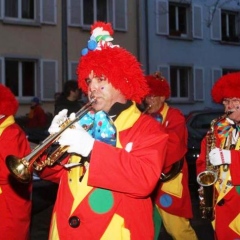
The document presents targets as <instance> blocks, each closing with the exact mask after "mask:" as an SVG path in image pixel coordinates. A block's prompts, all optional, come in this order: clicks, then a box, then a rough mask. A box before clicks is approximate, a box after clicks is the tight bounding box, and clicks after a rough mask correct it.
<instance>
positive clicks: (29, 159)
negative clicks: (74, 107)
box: [6, 98, 96, 183]
mask: <svg viewBox="0 0 240 240" xmlns="http://www.w3.org/2000/svg"><path fill="white" fill-rule="evenodd" d="M95 101H96V99H95V98H91V100H90V101H89V102H88V103H87V104H85V105H84V106H83V107H82V108H81V109H80V110H79V111H78V112H77V113H76V118H75V119H74V120H70V119H69V118H67V120H66V121H65V122H64V123H63V124H61V129H60V131H59V132H57V133H54V134H51V135H49V136H48V137H47V138H46V139H45V140H44V141H43V142H41V143H40V144H39V145H38V146H36V147H35V148H34V149H33V150H32V151H31V153H30V154H28V155H27V156H25V157H23V158H19V157H17V156H14V155H8V156H7V157H6V165H7V168H8V170H9V171H10V173H11V174H12V175H13V176H14V177H15V178H16V179H17V180H18V181H20V182H22V183H29V182H30V181H31V180H32V175H33V171H34V170H36V171H41V170H42V169H43V168H44V167H46V166H52V165H53V164H54V163H55V162H56V161H57V160H58V159H59V158H60V157H61V156H62V155H63V154H64V153H65V152H66V150H67V149H68V146H59V147H58V148H57V149H56V150H55V151H54V152H53V153H51V154H50V155H49V156H47V158H46V159H45V160H42V161H37V160H38V159H39V157H40V156H41V155H42V154H43V153H44V152H45V151H46V149H48V148H49V147H50V146H51V145H52V144H54V143H55V142H57V140H58V138H59V137H60V135H61V134H62V133H63V132H64V131H65V130H66V129H67V128H70V127H72V125H73V124H74V123H75V122H77V121H78V120H79V119H81V118H82V117H83V116H84V115H85V114H86V113H87V112H88V111H89V110H91V108H92V104H93V103H94V102H95Z"/></svg>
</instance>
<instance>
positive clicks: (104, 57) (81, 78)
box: [77, 22, 149, 103]
mask: <svg viewBox="0 0 240 240" xmlns="http://www.w3.org/2000/svg"><path fill="white" fill-rule="evenodd" d="M99 24H101V23H100V22H97V24H95V25H93V27H92V28H91V29H92V30H91V31H93V30H94V28H95V27H99ZM101 26H103V27H104V24H102V25H101ZM109 26H111V25H110V24H107V29H104V30H106V31H108V32H109V33H113V30H112V28H111V29H109ZM100 45H101V43H100ZM103 45H104V44H103ZM92 70H93V71H94V73H95V75H96V76H102V75H103V76H105V77H106V78H107V79H108V81H109V82H110V83H111V84H112V85H113V87H114V88H116V89H118V90H120V91H121V93H122V94H123V95H124V96H125V97H126V99H128V100H133V101H135V102H137V103H140V102H141V101H142V99H143V98H144V97H145V96H146V95H147V94H148V91H149V88H148V86H147V83H146V80H145V78H144V74H143V71H142V69H141V65H140V63H139V62H138V61H137V59H136V58H135V57H134V56H133V55H132V54H131V53H130V52H128V51H127V50H125V49H124V48H121V47H119V46H116V45H112V46H111V45H104V46H103V47H102V48H101V49H100V50H94V51H89V52H88V53H87V54H86V55H84V56H82V57H81V58H80V60H79V64H78V67H77V75H78V84H79V87H80V88H81V89H82V90H83V91H84V92H87V90H88V86H87V84H86V81H85V80H86V78H88V76H89V74H90V72H91V71H92Z"/></svg>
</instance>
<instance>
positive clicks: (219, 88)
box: [212, 72, 240, 103]
mask: <svg viewBox="0 0 240 240" xmlns="http://www.w3.org/2000/svg"><path fill="white" fill-rule="evenodd" d="M224 98H240V72H235V73H229V74H226V75H224V76H222V77H221V78H219V79H218V80H217V81H216V82H215V84H214V85H213V88H212V99H213V101H214V102H216V103H222V101H223V99H224Z"/></svg>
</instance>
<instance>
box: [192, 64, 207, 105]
mask: <svg viewBox="0 0 240 240" xmlns="http://www.w3.org/2000/svg"><path fill="white" fill-rule="evenodd" d="M193 81H194V100H195V101H203V100H204V97H205V96H204V70H203V68H198V67H196V68H194V77H193Z"/></svg>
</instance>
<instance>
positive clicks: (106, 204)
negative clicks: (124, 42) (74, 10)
mask: <svg viewBox="0 0 240 240" xmlns="http://www.w3.org/2000/svg"><path fill="white" fill-rule="evenodd" d="M95 29H97V30H96V31H95ZM91 33H92V36H91V40H94V41H95V44H93V45H91V46H90V45H89V44H88V48H87V50H86V49H85V50H84V51H82V57H81V58H80V61H79V65H78V68H77V74H78V83H79V86H80V87H81V89H83V91H84V92H86V93H87V94H88V97H89V99H90V100H91V101H93V103H92V108H93V110H92V111H90V112H88V113H87V114H86V115H85V116H84V117H82V118H81V119H80V121H79V122H78V123H77V124H75V125H74V126H75V128H71V129H70V128H69V129H66V130H65V131H64V132H63V134H62V135H61V136H60V139H59V144H60V145H61V146H69V148H68V153H70V155H69V156H68V157H67V158H65V159H64V160H63V161H62V162H61V164H60V165H57V166H55V167H53V168H45V169H44V170H43V172H41V176H42V177H44V178H46V179H49V180H52V181H56V182H59V190H58V195H57V200H56V203H55V206H54V210H53V215H52V222H51V228H50V234H49V239H54V240H57V239H64V240H65V239H66V240H67V239H71V240H73V239H83V240H87V239H91V240H100V239H105V240H112V239H118V240H130V239H131V240H139V239H145V240H152V239H153V237H154V227H153V220H152V211H153V209H152V201H151V198H150V194H151V192H152V191H153V189H154V188H155V186H156V183H157V181H158V178H159V175H160V173H161V170H162V167H163V164H164V162H163V161H164V159H165V153H166V151H165V147H166V143H167V138H168V135H167V134H166V133H165V132H164V130H163V128H161V127H160V126H159V124H158V123H157V122H155V120H153V119H152V118H151V117H149V116H146V115H144V114H142V113H141V112H140V111H139V110H138V108H137V106H136V103H139V102H141V100H142V99H143V98H144V96H145V95H146V94H147V93H148V87H147V84H146V81H145V79H144V75H143V72H142V70H141V68H140V64H139V62H138V61H137V60H136V58H135V57H134V56H133V55H132V54H131V53H129V52H128V51H126V50H125V49H123V48H121V47H119V46H118V45H113V44H112V42H111V40H112V37H111V34H112V33H113V30H112V28H111V25H110V24H109V23H102V22H97V23H96V24H94V25H93V26H92V28H91ZM99 34H100V35H101V36H100V35H99ZM66 114H67V111H66V110H62V111H61V112H60V113H59V114H58V115H57V116H55V117H54V119H53V121H52V124H51V126H50V128H49V132H50V133H55V132H58V131H59V125H60V124H61V122H62V121H63V120H64V119H66ZM70 118H71V119H74V118H75V115H74V114H71V115H70ZM82 126H84V128H85V129H87V130H88V132H86V131H85V130H84V129H83V127H82Z"/></svg>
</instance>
